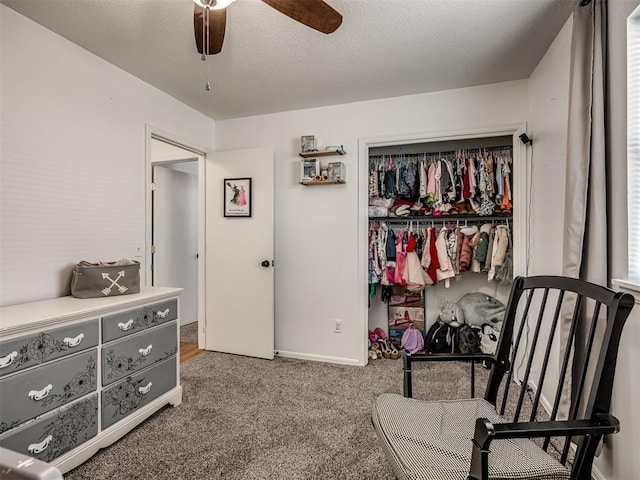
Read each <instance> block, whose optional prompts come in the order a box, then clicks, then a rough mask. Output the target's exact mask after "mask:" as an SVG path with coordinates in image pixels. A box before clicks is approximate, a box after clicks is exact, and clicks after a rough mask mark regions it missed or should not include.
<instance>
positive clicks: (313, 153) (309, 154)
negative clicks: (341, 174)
mask: <svg viewBox="0 0 640 480" xmlns="http://www.w3.org/2000/svg"><path fill="white" fill-rule="evenodd" d="M346 154H347V152H345V151H344V150H343V149H341V148H339V149H337V150H314V151H309V152H302V153H300V156H301V157H302V158H315V157H328V156H330V155H346Z"/></svg>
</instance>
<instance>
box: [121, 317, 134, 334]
mask: <svg viewBox="0 0 640 480" xmlns="http://www.w3.org/2000/svg"><path fill="white" fill-rule="evenodd" d="M131 327H133V318H131V319H129V321H128V322H126V323H124V322H120V323H118V328H119V329H120V330H122V331H123V332H126V331H127V330H130V329H131Z"/></svg>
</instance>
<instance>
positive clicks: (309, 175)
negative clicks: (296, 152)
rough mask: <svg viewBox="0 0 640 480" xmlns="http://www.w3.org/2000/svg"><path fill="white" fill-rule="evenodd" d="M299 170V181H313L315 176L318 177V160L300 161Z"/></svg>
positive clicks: (306, 159)
mask: <svg viewBox="0 0 640 480" xmlns="http://www.w3.org/2000/svg"><path fill="white" fill-rule="evenodd" d="M300 165H301V169H300V181H301V182H308V181H311V180H314V179H315V177H316V176H318V175H320V159H319V158H305V159H303V160H301V163H300Z"/></svg>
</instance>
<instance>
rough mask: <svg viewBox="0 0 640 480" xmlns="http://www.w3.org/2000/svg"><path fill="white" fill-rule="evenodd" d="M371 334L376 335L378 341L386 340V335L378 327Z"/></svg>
mask: <svg viewBox="0 0 640 480" xmlns="http://www.w3.org/2000/svg"><path fill="white" fill-rule="evenodd" d="M373 334H374V335H376V336H377V337H378V339H381V340H386V338H387V334H386V333H385V331H384V330H382V329H381V328H380V327H376V329H375V330H374V331H373Z"/></svg>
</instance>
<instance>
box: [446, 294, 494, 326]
mask: <svg viewBox="0 0 640 480" xmlns="http://www.w3.org/2000/svg"><path fill="white" fill-rule="evenodd" d="M456 305H457V306H458V308H459V309H460V310H461V311H462V314H463V318H464V323H466V324H467V325H471V326H472V327H478V328H480V327H482V325H483V324H485V323H488V324H490V325H492V326H493V328H495V329H496V330H501V326H502V319H503V317H504V311H505V306H504V304H503V303H501V302H499V301H498V300H496V299H495V298H493V297H491V296H489V295H486V294H484V293H480V292H471V293H467V294H466V295H464V296H463V297H462V298H461V299H460V300H458V301H457V302H456ZM460 323H462V322H460Z"/></svg>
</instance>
